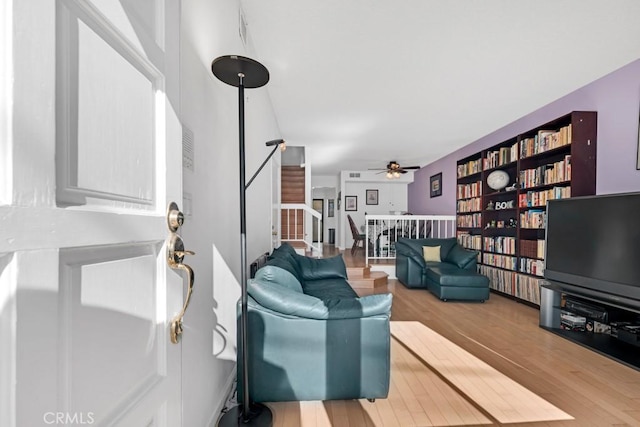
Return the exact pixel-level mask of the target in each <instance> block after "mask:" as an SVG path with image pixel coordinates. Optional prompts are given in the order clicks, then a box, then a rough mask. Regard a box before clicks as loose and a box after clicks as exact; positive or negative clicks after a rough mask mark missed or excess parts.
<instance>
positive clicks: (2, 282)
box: [0, 0, 188, 427]
mask: <svg viewBox="0 0 640 427" xmlns="http://www.w3.org/2000/svg"><path fill="white" fill-rule="evenodd" d="M8 1H9V2H11V5H10V6H8V10H12V12H13V14H12V15H11V16H12V19H13V26H14V27H16V28H17V27H18V25H17V24H20V25H19V27H20V30H19V32H17V31H16V30H12V32H11V33H8V32H7V30H6V28H3V29H0V31H1V32H3V34H2V35H3V36H5V38H6V36H7V35H10V39H11V40H12V42H13V48H14V49H15V52H19V53H18V54H17V55H14V56H13V57H12V58H11V61H12V62H11V64H10V66H9V67H8V68H11V73H9V74H7V75H6V76H10V75H13V76H16V78H15V83H14V82H13V80H11V79H9V77H5V75H4V74H3V77H2V78H3V79H7V80H5V81H2V82H0V84H1V86H2V87H10V88H11V91H10V93H9V95H10V96H9V98H8V99H4V100H3V101H1V102H2V103H3V107H4V106H7V108H6V109H5V108H3V109H2V110H0V116H1V117H0V124H2V131H3V136H4V135H7V136H8V137H7V138H1V139H0V153H7V154H8V157H7V158H6V159H4V161H7V163H8V165H7V168H6V169H5V170H3V171H2V173H1V174H2V175H3V176H5V177H6V178H7V180H6V181H5V182H4V183H3V185H4V186H7V188H4V189H2V195H1V196H2V200H1V201H2V202H5V203H4V205H0V218H2V227H0V319H1V320H2V322H1V323H0V339H2V345H0V425H2V426H8V427H18V426H31V425H33V426H36V425H47V424H52V421H53V422H58V425H61V424H64V425H79V424H85V425H88V424H94V425H109V426H111V425H117V426H142V425H144V426H147V425H153V426H171V427H173V426H179V425H181V414H180V410H181V406H180V399H181V388H180V387H181V378H180V376H181V372H180V362H181V345H180V344H177V345H176V344H171V342H170V340H169V325H170V322H171V319H172V318H173V316H175V315H176V314H177V313H178V312H180V310H181V308H182V301H183V289H184V283H183V282H184V278H183V277H182V275H181V274H180V273H179V272H176V271H174V270H171V269H169V268H168V266H167V261H166V256H167V255H166V244H165V242H166V238H167V236H168V234H169V230H168V229H167V223H166V219H165V215H166V209H167V202H168V201H169V200H177V201H179V200H181V199H182V194H181V185H182V181H181V171H182V167H181V162H182V159H181V156H180V149H181V129H180V125H179V121H178V118H177V114H176V112H175V111H174V109H173V105H177V101H178V95H179V94H177V93H175V92H174V93H168V92H167V88H168V87H170V88H173V89H172V90H175V88H177V87H179V85H178V84H177V82H178V78H179V76H178V72H177V71H178V69H177V67H173V66H168V65H167V64H177V63H178V62H179V52H178V51H177V46H179V43H177V42H172V43H169V42H168V41H169V40H171V41H177V38H178V37H179V27H178V25H179V13H178V12H179V9H178V8H179V4H178V3H177V2H170V1H167V2H166V3H165V2H163V1H161V0H145V1H140V2H133V1H118V2H112V1H103V0H94V1H93V2H85V1H80V0H58V1H56V2H51V3H48V2H44V3H42V2H22V1H20V0H8ZM165 12H167V13H166V14H165ZM169 12H170V13H169ZM52 41H54V44H53V45H52ZM165 42H166V43H165ZM165 45H166V46H167V47H165ZM169 46H173V47H174V48H175V50H171V48H170V47H169ZM53 47H55V49H53ZM27 52H28V53H29V54H27ZM36 61H37V62H36ZM1 67H2V68H3V70H4V69H7V66H5V65H3V66H1ZM25 76H26V77H25ZM25 78H26V79H28V82H26V81H25V80H23V79H25ZM6 123H11V126H9V127H6V126H4V125H3V124H6ZM7 129H10V131H7ZM7 159H8V160H7ZM185 321H188V316H187V317H186V318H185ZM187 336H188V333H185V337H183V339H185V338H186V337H187ZM186 339H188V338H186ZM59 417H62V420H63V421H64V422H62V423H61V422H59V421H58V419H59Z"/></svg>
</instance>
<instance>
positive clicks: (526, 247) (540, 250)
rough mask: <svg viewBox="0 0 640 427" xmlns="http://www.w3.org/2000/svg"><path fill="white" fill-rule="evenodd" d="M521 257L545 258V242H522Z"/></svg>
mask: <svg viewBox="0 0 640 427" xmlns="http://www.w3.org/2000/svg"><path fill="white" fill-rule="evenodd" d="M520 256H521V257H527V258H539V259H542V258H544V240H520Z"/></svg>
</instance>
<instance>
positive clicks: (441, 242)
mask: <svg viewBox="0 0 640 427" xmlns="http://www.w3.org/2000/svg"><path fill="white" fill-rule="evenodd" d="M457 244H458V241H457V240H456V238H455V237H451V238H448V239H432V238H428V239H407V238H400V239H398V242H396V250H398V247H399V246H402V245H406V246H408V247H409V248H410V249H413V251H414V252H415V254H419V255H421V254H422V247H423V246H440V259H445V258H446V257H447V255H448V254H449V251H450V250H451V248H453V247H454V246H455V245H457ZM400 250H402V249H400Z"/></svg>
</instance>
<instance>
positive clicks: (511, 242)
mask: <svg viewBox="0 0 640 427" xmlns="http://www.w3.org/2000/svg"><path fill="white" fill-rule="evenodd" d="M483 249H484V250H485V251H488V252H494V253H499V254H506V255H515V254H516V239H515V237H507V236H496V237H485V238H484V245H483Z"/></svg>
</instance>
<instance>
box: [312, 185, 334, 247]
mask: <svg viewBox="0 0 640 427" xmlns="http://www.w3.org/2000/svg"><path fill="white" fill-rule="evenodd" d="M338 183H339V181H338V176H337V175H336V176H319V175H317V176H311V189H312V197H313V198H314V199H323V200H324V222H323V228H324V243H325V244H327V243H329V229H330V228H333V229H334V230H336V233H337V228H338V206H337V203H338V200H337V198H338ZM329 200H333V203H334V208H333V215H334V216H333V217H331V218H330V217H329V216H328V212H329ZM337 243H338V241H337V239H336V244H337Z"/></svg>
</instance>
